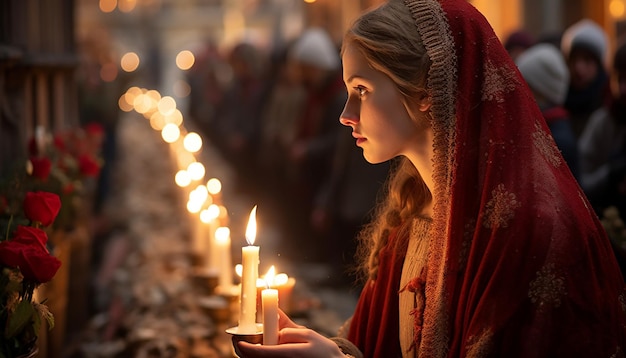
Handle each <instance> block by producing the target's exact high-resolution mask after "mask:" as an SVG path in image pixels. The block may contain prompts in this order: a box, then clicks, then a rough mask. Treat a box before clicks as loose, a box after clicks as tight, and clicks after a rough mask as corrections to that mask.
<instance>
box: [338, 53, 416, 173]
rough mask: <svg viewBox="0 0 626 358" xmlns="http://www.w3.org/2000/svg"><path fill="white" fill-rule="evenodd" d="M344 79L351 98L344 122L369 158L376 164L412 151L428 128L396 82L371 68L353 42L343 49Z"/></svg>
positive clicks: (342, 120)
mask: <svg viewBox="0 0 626 358" xmlns="http://www.w3.org/2000/svg"><path fill="white" fill-rule="evenodd" d="M343 80H344V82H345V84H346V87H347V89H348V100H347V102H346V106H345V108H344V110H343V113H342V114H341V118H340V122H341V124H343V125H345V126H348V127H351V128H352V136H353V137H354V138H356V145H357V146H359V147H361V148H363V156H364V157H365V159H366V160H367V161H368V162H370V163H372V164H376V163H381V162H384V161H387V160H389V159H392V158H394V157H396V156H398V155H407V154H408V153H409V152H410V151H412V150H413V148H412V146H414V145H415V144H416V143H418V138H419V137H420V134H422V133H423V131H424V130H423V129H420V128H419V127H418V126H417V125H416V124H415V122H414V121H413V120H412V119H411V117H410V116H409V113H408V111H407V108H406V107H405V105H404V103H403V102H402V95H401V94H400V92H399V91H398V89H397V88H396V86H395V84H394V82H393V81H392V80H391V79H390V78H389V77H388V76H387V75H385V74H384V73H382V72H379V71H377V70H374V69H373V68H371V67H370V66H369V64H368V62H367V61H366V59H365V56H363V54H362V53H361V52H360V51H359V49H358V48H357V47H356V46H355V45H353V44H348V45H347V46H346V48H345V49H344V52H343Z"/></svg>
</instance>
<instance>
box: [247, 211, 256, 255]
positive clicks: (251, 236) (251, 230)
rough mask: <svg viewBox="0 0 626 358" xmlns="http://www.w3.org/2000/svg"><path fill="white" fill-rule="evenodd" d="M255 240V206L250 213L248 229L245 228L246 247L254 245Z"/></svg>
mask: <svg viewBox="0 0 626 358" xmlns="http://www.w3.org/2000/svg"><path fill="white" fill-rule="evenodd" d="M255 239H256V205H255V206H254V208H252V211H251V212H250V218H249V219H248V227H246V241H247V242H248V245H254V240H255Z"/></svg>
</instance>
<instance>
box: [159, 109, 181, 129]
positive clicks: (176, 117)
mask: <svg viewBox="0 0 626 358" xmlns="http://www.w3.org/2000/svg"><path fill="white" fill-rule="evenodd" d="M163 118H164V120H165V123H172V124H175V125H177V126H181V125H182V124H183V113H182V112H181V111H179V110H178V109H175V110H174V112H173V113H172V114H168V115H165V116H163Z"/></svg>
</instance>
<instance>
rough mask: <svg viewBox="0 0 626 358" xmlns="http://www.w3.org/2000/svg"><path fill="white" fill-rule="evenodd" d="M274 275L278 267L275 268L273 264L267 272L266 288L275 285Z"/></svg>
mask: <svg viewBox="0 0 626 358" xmlns="http://www.w3.org/2000/svg"><path fill="white" fill-rule="evenodd" d="M274 275H276V269H275V268H274V265H272V267H270V269H269V270H267V273H266V274H265V287H266V288H270V287H271V286H274Z"/></svg>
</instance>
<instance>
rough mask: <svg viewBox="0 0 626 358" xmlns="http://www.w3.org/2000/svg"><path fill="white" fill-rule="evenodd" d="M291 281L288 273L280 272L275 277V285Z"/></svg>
mask: <svg viewBox="0 0 626 358" xmlns="http://www.w3.org/2000/svg"><path fill="white" fill-rule="evenodd" d="M287 282H289V276H287V274H286V273H279V274H278V275H276V276H275V277H274V286H282V285H286V284H287Z"/></svg>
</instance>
